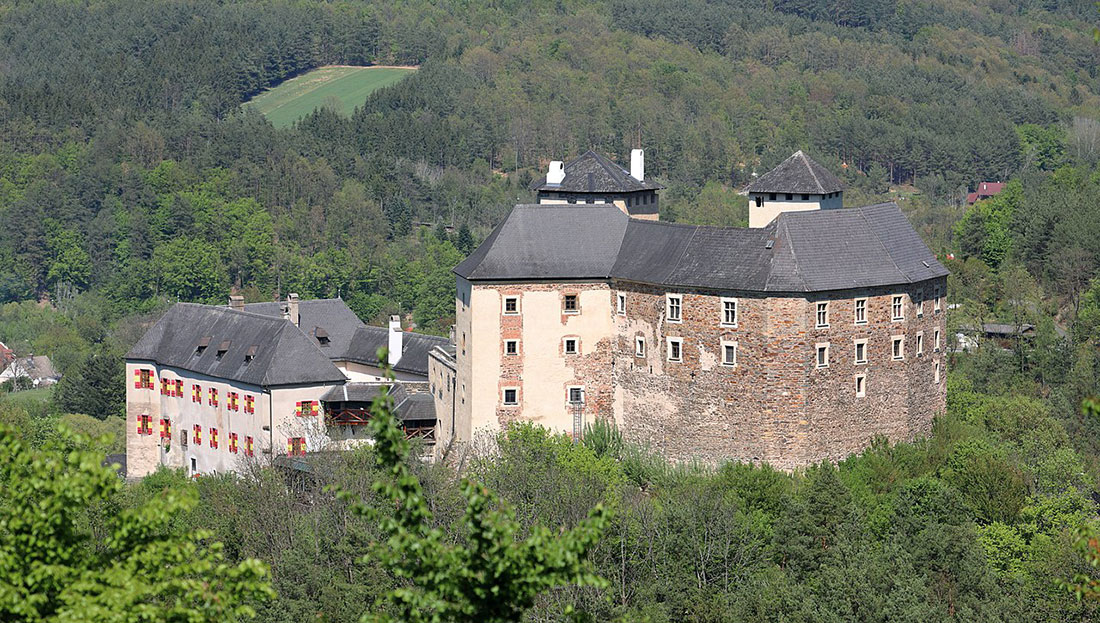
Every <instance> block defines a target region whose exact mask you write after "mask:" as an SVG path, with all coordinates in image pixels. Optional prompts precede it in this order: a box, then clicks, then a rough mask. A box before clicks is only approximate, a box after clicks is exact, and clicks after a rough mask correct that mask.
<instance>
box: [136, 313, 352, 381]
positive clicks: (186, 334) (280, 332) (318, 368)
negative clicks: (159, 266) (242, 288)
mask: <svg viewBox="0 0 1100 623" xmlns="http://www.w3.org/2000/svg"><path fill="white" fill-rule="evenodd" d="M203 338H210V339H209V346H207V347H206V348H205V349H203V350H202V352H201V353H199V352H197V351H198V345H199V341H200V340H202V339H203ZM226 341H228V342H229V344H228V349H227V350H226V352H225V353H223V354H222V356H221V357H219V356H218V349H219V347H220V345H221V344H222V343H223V342H226ZM253 346H255V347H256V351H255V355H254V358H253V359H252V360H251V361H249V360H247V358H246V356H245V355H246V353H247V352H248V351H249V349H250V348H251V347H253ZM126 358H127V359H136V360H143V361H155V362H157V363H158V364H160V365H165V366H171V367H175V368H180V369H183V370H189V371H191V372H195V373H198V374H204V375H207V376H212V377H216V378H222V379H228V380H233V381H239V382H242V383H248V384H251V385H259V386H267V387H269V386H275V385H300V384H301V385H305V384H318V383H343V382H344V380H345V379H344V375H343V373H341V372H340V370H339V369H338V368H337V367H336V366H335V365H333V363H332V362H331V361H329V358H328V357H327V356H326V355H325V353H323V352H321V349H320V348H319V347H318V346H317V344H316V343H315V341H314V340H313V339H311V338H310V337H308V336H306V334H304V333H302V332H301V331H300V330H299V329H298V327H296V326H294V325H292V324H291V323H289V322H287V321H285V320H283V319H282V318H281V317H278V318H273V317H270V316H266V315H261V314H256V313H252V312H248V311H236V310H232V309H229V308H226V307H215V306H210V305H198V304H195V303H176V304H175V305H173V306H172V307H171V309H169V310H168V311H167V312H166V313H165V314H164V316H162V317H161V319H160V320H158V321H157V323H156V324H154V325H153V327H152V328H151V329H149V331H147V332H146V333H145V335H144V336H142V338H141V339H140V340H138V342H137V344H135V345H134V347H133V348H132V349H130V352H129V353H127V354H126Z"/></svg>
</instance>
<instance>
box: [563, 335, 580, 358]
mask: <svg viewBox="0 0 1100 623" xmlns="http://www.w3.org/2000/svg"><path fill="white" fill-rule="evenodd" d="M564 350H565V354H566V355H576V354H577V338H575V337H567V338H565V349H564Z"/></svg>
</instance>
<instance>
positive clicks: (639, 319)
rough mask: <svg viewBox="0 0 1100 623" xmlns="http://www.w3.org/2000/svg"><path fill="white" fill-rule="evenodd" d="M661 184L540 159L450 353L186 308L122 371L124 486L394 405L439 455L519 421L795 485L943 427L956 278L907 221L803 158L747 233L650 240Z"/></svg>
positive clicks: (473, 264) (657, 225) (332, 327)
mask: <svg viewBox="0 0 1100 623" xmlns="http://www.w3.org/2000/svg"><path fill="white" fill-rule="evenodd" d="M661 188H662V187H661V186H660V185H659V184H656V183H654V182H652V181H647V180H646V179H645V175H644V155H643V153H642V152H641V150H635V151H634V152H632V154H631V169H630V170H629V171H628V170H626V169H624V168H622V167H620V166H619V165H617V164H615V163H614V162H612V161H610V160H608V159H607V158H605V157H603V156H601V155H599V154H596V153H594V152H587V153H585V154H583V155H582V156H580V157H578V158H577V159H575V160H573V161H571V162H569V163H562V162H560V161H555V162H553V163H551V165H550V169H549V171H548V173H547V176H546V178H545V180H539V181H538V182H536V184H534V185H533V186H532V190H533V191H534V192H535V193H536V200H537V202H538V203H535V204H529V205H517V206H515V208H513V209H512V210H511V212H510V213H509V214H508V215H507V217H506V218H505V219H504V220H503V221H502V222H501V223H500V224H499V225H498V226H497V227H496V228H495V229H494V230H493V231H492V233H490V234H489V236H488V237H487V238H486V239H485V241H484V242H483V243H482V244H481V246H479V247H478V248H477V249H476V250H475V251H474V252H473V253H471V254H470V256H469V257H467V258H466V259H465V260H464V261H463V262H461V263H460V264H459V265H458V266H457V267H455V274H456V278H457V289H456V292H457V294H456V299H455V315H456V320H455V327H454V332H453V336H452V338H451V340H446V339H443V338H434V337H431V336H418V335H416V334H410V333H407V332H402V331H401V328H400V324H399V321H398V320H396V319H394V320H393V321H391V326H390V327H389V329H388V331H387V329H386V328H384V327H367V326H365V325H363V324H362V323H361V322H360V321H359V320H358V318H356V317H355V315H354V313H352V312H351V310H349V309H348V308H347V306H346V305H344V303H343V301H340V300H339V299H334V300H327V301H301V302H300V303H299V302H298V301H297V299H296V297H294V296H293V295H292V298H291V300H290V301H287V302H286V303H263V304H256V305H248V306H244V305H243V304H242V303H241V301H239V300H235V301H234V302H233V303H231V305H230V306H229V307H216V306H202V305H189V304H183V303H181V304H177V306H176V307H174V308H173V309H172V310H170V311H169V312H168V314H166V315H165V317H164V318H162V319H161V320H160V321H159V322H158V323H157V324H156V325H154V327H153V328H151V329H150V330H149V332H148V333H147V334H146V336H145V337H143V338H142V340H141V341H139V342H138V344H137V345H136V346H135V347H134V349H133V350H131V352H130V353H129V354H128V355H127V371H128V374H131V375H133V379H134V383H133V386H132V387H129V386H128V389H127V418H128V419H127V421H128V428H127V430H128V434H127V453H128V462H129V465H130V467H131V472H130V473H131V475H134V476H141V475H144V474H146V473H148V472H149V471H151V470H153V469H155V468H156V466H157V465H159V464H164V465H169V466H186V467H187V468H188V469H189V471H190V472H191V473H192V474H196V475H197V474H201V473H210V472H214V471H218V470H223V471H224V470H236V469H240V466H241V465H242V457H245V456H255V457H258V458H260V459H264V458H266V460H268V461H275V460H276V459H281V458H284V457H286V458H292V457H295V456H298V455H302V454H305V453H306V452H313V451H319V450H328V449H341V448H346V447H350V446H353V445H355V444H357V443H364V442H366V441H367V439H366V437H365V435H364V433H363V431H364V427H363V424H365V423H366V422H367V421H368V420H369V417H370V413H369V406H370V403H371V400H373V398H374V397H375V396H377V395H378V393H379V391H380V390H381V387H382V386H384V385H392V387H391V392H392V393H394V394H395V396H396V399H397V406H398V413H397V415H398V417H399V419H401V420H402V423H403V426H404V427H405V430H406V433H407V434H408V435H409V436H410V437H420V438H423V439H424V440H425V441H427V442H428V446H429V448H430V451H431V454H432V456H434V457H435V458H440V457H442V456H444V455H446V454H447V452H448V451H449V450H450V449H451V448H452V447H454V446H455V444H456V443H458V444H462V443H465V442H469V441H471V440H473V439H475V438H476V437H477V436H478V435H480V434H486V433H492V432H494V431H497V430H500V428H501V427H502V426H504V425H506V424H507V423H509V422H513V421H521V420H523V421H532V422H536V423H538V424H541V425H543V426H546V427H547V428H550V429H552V430H555V431H560V432H566V433H569V434H572V435H574V436H577V435H581V434H583V431H584V427H585V426H586V425H588V424H590V423H592V422H594V421H597V420H605V421H611V422H614V423H615V424H616V425H617V426H618V427H619V429H620V430H621V431H622V432H623V435H624V437H625V438H626V439H628V440H630V441H636V442H640V443H645V444H648V445H650V446H651V447H652V448H654V449H656V450H658V451H660V452H661V453H663V454H664V455H666V456H668V457H670V458H672V459H677V460H692V459H699V460H702V461H705V462H710V463H716V462H720V461H725V460H738V461H748V462H754V463H761V462H767V463H770V464H772V465H774V466H776V467H780V468H784V469H790V468H795V467H798V466H803V465H807V464H810V463H814V462H818V461H821V460H838V459H842V458H843V457H845V456H847V455H848V454H850V453H852V452H857V451H859V450H861V449H863V448H865V447H866V446H867V445H868V444H869V443H870V442H871V440H872V439H874V438H876V437H880V436H881V437H886V438H888V439H890V440H891V441H901V440H909V439H913V438H914V437H917V436H921V435H925V434H927V433H928V432H929V431H930V429H931V424H932V420H933V418H934V416H935V415H936V414H937V413H938V412H940V411H942V410H943V409H944V406H945V398H946V390H945V383H944V381H945V374H944V365H945V362H944V356H943V351H942V347H943V340H944V335H945V331H946V327H945V309H946V307H945V305H944V302H943V299H944V296H945V293H946V277H947V270H946V269H945V268H944V267H943V266H942V265H941V264H940V263H939V262H938V261H937V260H936V258H935V256H934V255H933V254H932V253H931V252H930V251H929V250H928V248H927V247H926V246H925V245H924V243H923V242H922V241H921V239H920V237H919V236H918V235H917V233H916V232H915V231H914V230H913V228H912V226H911V225H910V224H909V222H908V221H907V220H906V218H905V216H904V215H903V214H902V213H901V211H900V210H899V209H898V207H897V206H896V205H894V204H880V205H872V206H866V207H862V208H856V209H840V208H841V207H842V200H843V195H842V192H843V188H842V185H841V183H840V181H839V180H838V179H837V178H836V177H835V176H834V175H832V174H831V173H830V172H829V171H828V170H827V169H825V168H824V167H822V166H821V165H820V164H818V163H817V162H814V161H813V160H812V159H810V158H809V157H808V156H806V155H805V154H803V153H802V152H797V153H795V154H794V155H792V156H791V157H790V158H788V159H787V160H786V161H784V162H783V163H782V164H780V165H779V166H778V167H776V168H775V169H774V170H772V171H771V172H769V173H767V174H765V175H763V176H761V177H759V178H758V179H756V180H755V181H754V182H753V183H752V184H750V185H749V186H748V187H747V188H746V189H745V194H747V195H748V197H749V224H750V227H748V228H738V227H704V226H694V225H682V224H675V223H665V222H661V221H660V220H659V209H658V206H659V204H658V197H657V195H658V191H659V190H660V189H661ZM382 345H388V346H389V348H390V351H391V353H395V354H394V355H391V360H390V362H389V363H390V364H395V365H394V370H395V372H396V377H397V378H396V379H395V381H394V382H391V381H388V380H386V379H385V378H383V376H382V372H381V365H382V364H381V362H378V361H376V360H375V358H374V355H373V353H374V350H375V349H376V348H377V347H378V346H382ZM158 381H159V382H160V395H159V397H158V396H156V395H154V392H153V391H152V390H154V389H155V386H156V383H157V382H158ZM219 396H220V397H221V398H219ZM188 398H190V400H188ZM242 406H243V412H242ZM154 422H155V423H156V425H157V426H159V430H158V431H157V433H159V434H157V433H155V432H154V429H153V427H154ZM173 427H176V428H173ZM174 430H179V432H178V446H179V450H178V451H176V452H175V454H173V453H172V447H173V439H174V438H175V436H174V435H173V431H174ZM204 434H205V437H204V436H203V435H204ZM219 435H221V439H220V440H219Z"/></svg>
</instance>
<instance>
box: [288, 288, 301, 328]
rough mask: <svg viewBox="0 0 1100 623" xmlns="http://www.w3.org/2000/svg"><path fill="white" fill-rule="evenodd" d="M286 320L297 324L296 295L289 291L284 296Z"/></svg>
mask: <svg viewBox="0 0 1100 623" xmlns="http://www.w3.org/2000/svg"><path fill="white" fill-rule="evenodd" d="M286 310H287V320H289V321H290V322H291V324H293V325H294V326H298V295H297V294H295V293H294V292H291V293H290V294H289V295H287V297H286Z"/></svg>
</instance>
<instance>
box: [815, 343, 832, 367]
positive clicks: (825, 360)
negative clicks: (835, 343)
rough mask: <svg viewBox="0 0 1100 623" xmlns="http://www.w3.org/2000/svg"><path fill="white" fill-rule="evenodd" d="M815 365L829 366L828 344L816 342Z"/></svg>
mask: <svg viewBox="0 0 1100 623" xmlns="http://www.w3.org/2000/svg"><path fill="white" fill-rule="evenodd" d="M817 367H819V368H828V367H829V345H828V344H818V345H817Z"/></svg>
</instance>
